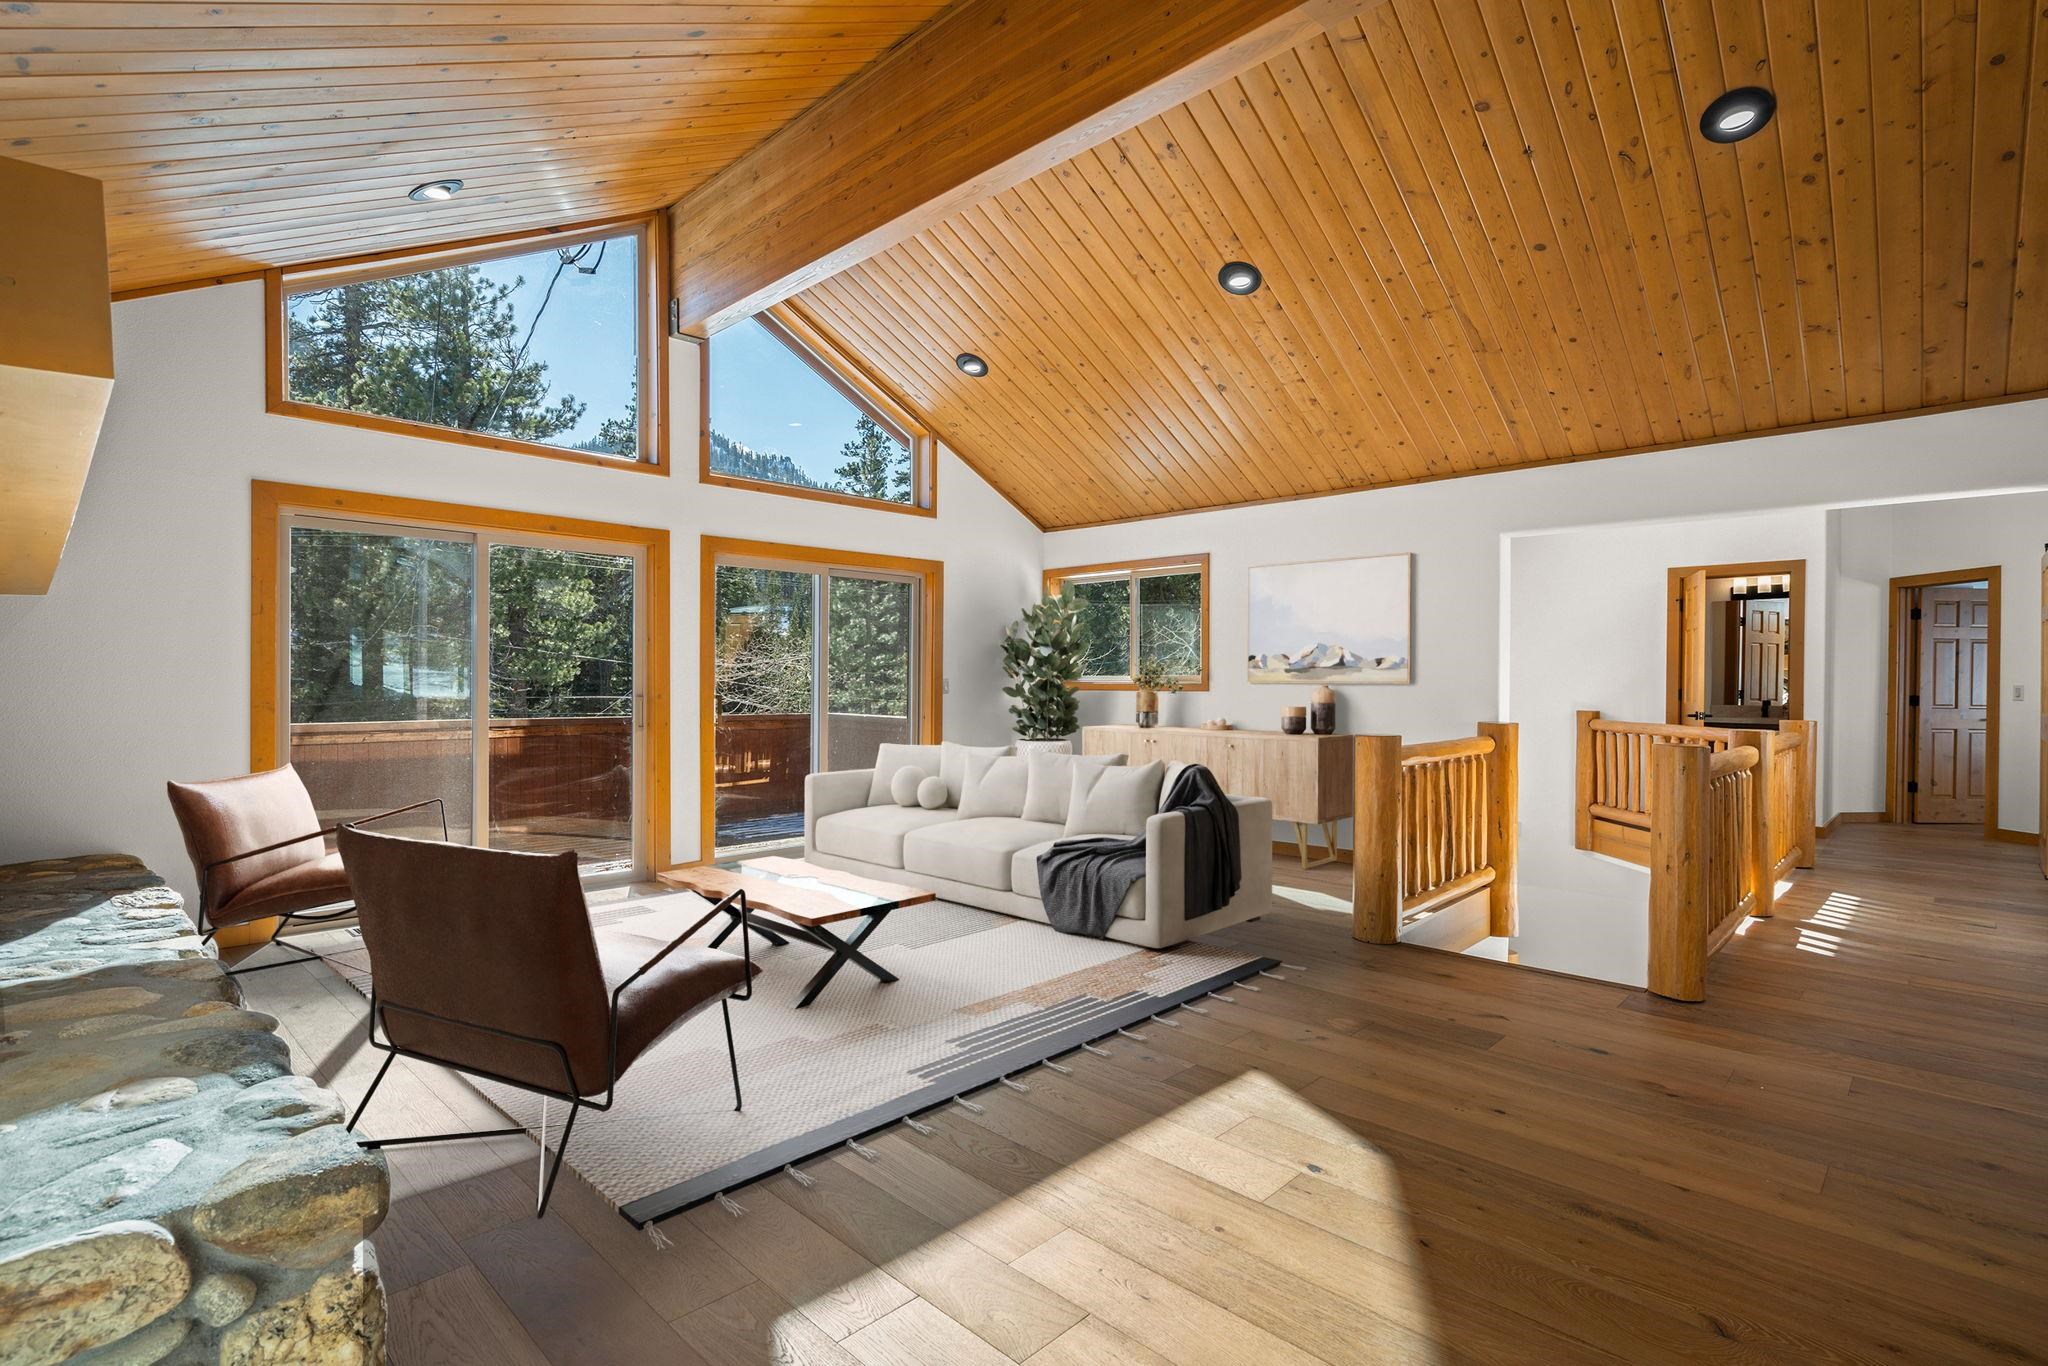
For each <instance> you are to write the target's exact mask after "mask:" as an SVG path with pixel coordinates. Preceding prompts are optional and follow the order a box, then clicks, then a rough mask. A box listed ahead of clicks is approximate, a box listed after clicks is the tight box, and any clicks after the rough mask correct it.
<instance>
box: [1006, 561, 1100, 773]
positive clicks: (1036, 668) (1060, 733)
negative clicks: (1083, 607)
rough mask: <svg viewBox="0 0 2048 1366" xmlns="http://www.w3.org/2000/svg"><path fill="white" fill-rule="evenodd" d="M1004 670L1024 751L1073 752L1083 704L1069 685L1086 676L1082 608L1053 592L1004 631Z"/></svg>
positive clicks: (1019, 747)
mask: <svg viewBox="0 0 2048 1366" xmlns="http://www.w3.org/2000/svg"><path fill="white" fill-rule="evenodd" d="M1003 672H1004V673H1005V674H1006V675H1008V676H1009V679H1010V686H1009V687H1007V688H1004V689H1003V695H1004V696H1005V697H1008V698H1010V699H1011V702H1010V718H1011V720H1012V721H1013V722H1014V723H1015V725H1016V729H1017V749H1018V752H1019V753H1023V752H1026V751H1029V750H1034V749H1040V750H1072V749H1073V740H1072V736H1073V734H1074V731H1075V729H1076V727H1077V726H1078V725H1079V724H1080V720H1081V707H1080V703H1079V702H1077V701H1076V700H1075V698H1074V691H1073V689H1072V688H1070V687H1068V686H1067V685H1068V684H1070V683H1072V682H1074V681H1075V680H1076V679H1078V678H1080V676H1081V625H1080V608H1079V607H1078V606H1077V605H1076V604H1074V603H1070V602H1067V601H1066V600H1065V599H1062V598H1056V597H1051V596H1048V597H1046V598H1045V599H1043V600H1042V601H1040V602H1039V603H1038V605H1037V606H1035V607H1027V608H1025V609H1024V614H1023V615H1022V616H1020V617H1018V618H1017V620H1016V621H1014V622H1012V623H1010V626H1009V629H1008V630H1006V631H1004V632H1003Z"/></svg>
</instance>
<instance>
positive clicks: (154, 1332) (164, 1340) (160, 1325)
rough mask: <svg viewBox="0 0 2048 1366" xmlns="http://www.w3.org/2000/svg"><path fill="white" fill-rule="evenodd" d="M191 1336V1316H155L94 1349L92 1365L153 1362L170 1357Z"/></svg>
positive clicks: (145, 1365) (129, 1365)
mask: <svg viewBox="0 0 2048 1366" xmlns="http://www.w3.org/2000/svg"><path fill="white" fill-rule="evenodd" d="M191 1336H192V1320H190V1319H158V1320H157V1321H156V1322H155V1323H152V1324H151V1325H149V1327H147V1328H139V1329H137V1330H136V1331H135V1332H133V1333H130V1334H129V1335H128V1336H127V1337H125V1338H122V1339H121V1340H120V1341H119V1342H117V1343H115V1344H114V1345H113V1346H111V1347H102V1348H101V1349H100V1350H99V1351H97V1352H94V1353H93V1354H92V1366H157V1363H158V1362H160V1361H169V1360H171V1354H172V1353H173V1352H176V1351H177V1350H178V1349H179V1348H180V1347H182V1346H184V1345H185V1339H186V1338H189V1337H191ZM186 1359H187V1360H189V1359H190V1358H189V1357H188V1358H186Z"/></svg>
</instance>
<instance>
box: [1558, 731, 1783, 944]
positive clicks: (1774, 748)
mask: <svg viewBox="0 0 2048 1366" xmlns="http://www.w3.org/2000/svg"><path fill="white" fill-rule="evenodd" d="M1819 726H1820V723H1819V722H1818V721H1780V722H1779V723H1778V729H1777V730H1774V731H1772V730H1722V729H1718V728H1715V727H1710V726H1666V725H1658V724H1653V723H1650V722H1643V721H1610V720H1606V719H1604V718H1603V717H1602V716H1601V715H1600V713H1599V712H1597V711H1582V712H1580V713H1579V746H1578V748H1579V761H1578V799H1577V806H1576V809H1575V816H1576V820H1575V822H1574V831H1573V835H1574V838H1573V843H1575V844H1576V845H1577V846H1578V847H1579V848H1581V849H1590V850H1592V851H1593V852H1594V853H1596V854H1606V855H1608V856H1609V857H1612V858H1618V859H1624V860H1626V861H1628V862H1630V863H1635V864H1640V865H1642V866H1644V867H1648V866H1649V862H1650V817H1651V814H1652V807H1653V805H1654V791H1653V784H1652V782H1651V777H1650V765H1651V756H1652V755H1653V753H1654V752H1655V751H1656V750H1657V749H1659V748H1661V747H1663V746H1665V745H1681V746H1683V745H1692V746H1697V747H1700V748H1703V749H1706V750H1708V751H1710V752H1714V753H1719V752H1721V751H1723V750H1726V749H1728V748H1729V747H1730V746H1733V745H1748V746H1750V747H1751V748H1753V749H1755V750H1756V751H1757V755H1758V766H1759V772H1760V773H1761V774H1762V775H1763V776H1762V777H1760V778H1759V779H1758V783H1759V791H1758V794H1757V795H1758V801H1759V803H1760V805H1761V806H1762V809H1763V812H1764V821H1765V824H1766V826H1767V827H1768V829H1769V832H1770V841H1769V846H1770V847H1769V851H1768V852H1769V854H1770V858H1771V870H1772V878H1773V881H1775V880H1777V879H1779V878H1783V877H1785V876H1787V875H1788V874H1789V873H1790V872H1791V871H1792V870H1793V869H1794V868H1811V867H1812V866H1813V852H1814V781H1815V779H1816V777H1817V776H1818V760H1819V755H1818V753H1817V750H1818V747H1819V743H1820V742H1819ZM1765 895H1766V898H1767V899H1768V897H1769V892H1768V890H1767V891H1766V893H1765ZM1765 913H1766V914H1768V913H1769V912H1768V908H1766V911H1765Z"/></svg>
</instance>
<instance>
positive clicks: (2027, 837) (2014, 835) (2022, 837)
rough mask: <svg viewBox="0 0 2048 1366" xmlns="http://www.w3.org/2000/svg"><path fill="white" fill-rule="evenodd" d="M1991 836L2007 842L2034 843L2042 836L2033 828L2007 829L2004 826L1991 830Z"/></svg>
mask: <svg viewBox="0 0 2048 1366" xmlns="http://www.w3.org/2000/svg"><path fill="white" fill-rule="evenodd" d="M1991 838H1993V839H1995V840H2003V841H2004V842H2005V843H2007V844H2032V843H2034V842H2035V841H2036V840H2038V839H2040V838H2041V837H2040V836H2039V835H2037V834H2035V833H2034V832H2033V831H2031V830H2007V829H2006V828H2005V827H2004V826H2000V827H1999V828H1998V829H1996V830H1994V831H1992V832H1991Z"/></svg>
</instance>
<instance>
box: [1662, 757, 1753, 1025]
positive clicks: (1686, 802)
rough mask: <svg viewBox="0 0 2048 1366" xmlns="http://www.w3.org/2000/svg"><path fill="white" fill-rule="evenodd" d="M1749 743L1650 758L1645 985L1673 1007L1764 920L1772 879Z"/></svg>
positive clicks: (1693, 997) (1701, 994)
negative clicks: (1745, 926)
mask: <svg viewBox="0 0 2048 1366" xmlns="http://www.w3.org/2000/svg"><path fill="white" fill-rule="evenodd" d="M1767 779H1768V770H1766V769H1765V768H1764V767H1763V764H1762V756H1761V755H1760V754H1759V753H1758V751H1757V750H1756V748H1755V747H1754V746H1751V745H1734V746H1731V747H1729V748H1727V749H1723V750H1720V751H1718V752H1716V751H1711V750H1708V749H1707V748H1705V747H1704V746H1701V745H1684V744H1677V745H1673V744H1664V745H1656V746H1654V747H1653V748H1652V749H1651V752H1650V810H1651V818H1650V956H1649V987H1650V990H1651V991H1653V992H1655V993H1656V994H1657V995H1659V996H1668V997H1670V998H1671V999H1672V1000H1674V1001H1701V1000H1705V999H1706V994H1707V960H1708V959H1709V958H1711V957H1712V956H1713V955H1714V953H1715V952H1716V951H1717V950H1719V949H1720V947H1721V946H1722V945H1723V944H1725V943H1727V942H1728V939H1729V936H1731V935H1733V934H1734V933H1735V931H1736V928H1737V927H1738V926H1740V925H1741V924H1742V922H1743V921H1744V920H1745V919H1747V918H1748V917H1750V916H1751V915H1758V914H1766V915H1767V914H1769V896H1770V885H1771V872H1770V870H1769V869H1768V868H1767V867H1766V866H1765V858H1766V855H1765V849H1766V847H1767V844H1766V837H1765V833H1764V824H1763V803H1762V802H1761V801H1760V800H1759V796H1760V793H1761V791H1762V788H1763V786H1764V784H1765V782H1766V781H1767Z"/></svg>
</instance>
